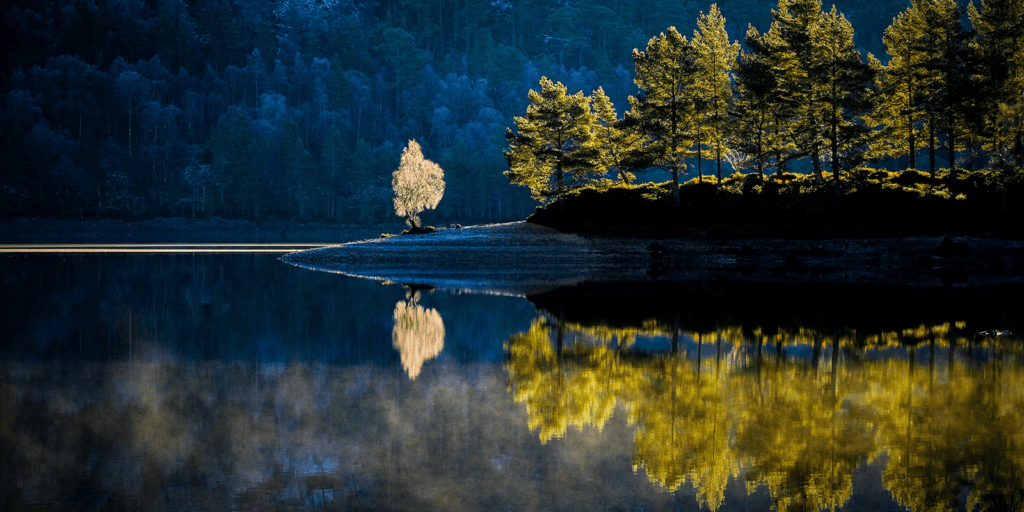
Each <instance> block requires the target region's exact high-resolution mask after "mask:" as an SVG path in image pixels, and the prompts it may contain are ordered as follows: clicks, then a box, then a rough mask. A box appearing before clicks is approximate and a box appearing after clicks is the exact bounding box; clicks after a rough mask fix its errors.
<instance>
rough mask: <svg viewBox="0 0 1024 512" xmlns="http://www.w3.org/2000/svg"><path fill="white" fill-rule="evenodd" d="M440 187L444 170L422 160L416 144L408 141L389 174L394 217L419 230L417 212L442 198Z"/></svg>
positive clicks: (428, 208)
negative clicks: (403, 219)
mask: <svg viewBox="0 0 1024 512" xmlns="http://www.w3.org/2000/svg"><path fill="white" fill-rule="evenodd" d="M444 186H445V184H444V170H442V169H441V166H439V165H437V164H435V163H434V162H431V161H430V160H427V159H425V158H423V152H422V151H421V150H420V145H419V143H418V142H416V141H415V140H410V141H409V146H408V147H406V148H405V151H402V160H401V162H400V163H399V164H398V169H395V172H394V173H393V174H392V175H391V189H392V191H394V205H395V214H396V215H398V216H399V217H405V218H406V222H407V223H408V224H409V226H410V227H413V228H416V227H419V223H420V217H419V214H420V212H422V211H423V210H433V209H434V208H436V207H437V204H438V203H440V202H441V198H442V197H444Z"/></svg>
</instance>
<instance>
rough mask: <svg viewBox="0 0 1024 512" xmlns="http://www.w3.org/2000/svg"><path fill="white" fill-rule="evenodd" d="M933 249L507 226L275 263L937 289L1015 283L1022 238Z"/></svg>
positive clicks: (876, 241)
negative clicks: (610, 234) (602, 233)
mask: <svg viewBox="0 0 1024 512" xmlns="http://www.w3.org/2000/svg"><path fill="white" fill-rule="evenodd" d="M943 241H944V237H941V236H917V237H893V238H863V239H859V238H837V239H811V238H807V239H768V238H761V239H753V238H737V239H698V238H685V237H675V238H663V237H657V238H656V237H621V236H616V237H605V236H595V235H592V234H572V233H565V232H561V231H558V230H555V229H554V228H549V227H545V226H540V225H536V224H530V223H526V222H524V221H519V222H512V223H506V224H487V225H479V226H469V227H464V228H461V229H452V228H441V229H438V230H437V231H436V232H435V233H433V234H429V235H405V236H393V237H389V238H385V239H370V240H362V241H357V242H350V243H347V244H342V245H336V246H330V247H325V248H321V249H312V250H308V251H300V252H296V253H291V254H288V255H285V256H284V257H282V258H281V259H282V260H283V261H285V262H287V263H291V264H294V265H297V266H301V267H305V268H309V269H313V270H323V271H329V272H338V273H342V274H346V275H350V276H355V277H363V278H369V279H376V280H380V281H390V282H398V283H402V284H410V285H420V286H432V287H435V288H442V289H448V290H453V291H466V292H477V293H501V294H513V295H527V294H533V293H541V292H544V291H548V290H552V289H555V288H559V287H564V286H573V285H578V284H581V283H591V282H630V283H645V282H678V283H687V282H701V281H705V282H706V281H731V282H747V283H764V284H766V285H768V284H771V283H832V284H868V285H870V284H878V285H890V286H891V285H900V286H913V287H925V288H937V289H942V288H950V287H959V288H963V287H988V286H997V285H1005V284H1014V283H1021V282H1024V241H1019V240H1003V239H997V238H971V237H952V238H951V239H950V241H947V242H946V246H943ZM951 242H952V245H950V243H951ZM940 247H942V248H940Z"/></svg>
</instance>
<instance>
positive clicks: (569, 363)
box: [505, 318, 617, 443]
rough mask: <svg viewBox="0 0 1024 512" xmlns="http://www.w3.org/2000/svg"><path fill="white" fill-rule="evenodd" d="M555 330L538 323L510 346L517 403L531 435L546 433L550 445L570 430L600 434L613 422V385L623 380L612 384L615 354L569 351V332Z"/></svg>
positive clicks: (575, 348)
mask: <svg viewBox="0 0 1024 512" xmlns="http://www.w3.org/2000/svg"><path fill="white" fill-rule="evenodd" d="M551 327H552V326H550V324H548V322H547V321H546V320H544V319H543V318H541V319H537V320H534V321H533V324H532V325H531V326H530V330H529V331H527V332H525V333H519V334H514V335H512V337H510V338H509V339H508V341H507V342H506V343H505V348H506V350H507V351H508V353H509V361H508V370H509V386H510V388H514V392H513V398H514V399H515V401H516V402H518V403H525V404H526V411H527V413H528V414H529V427H530V430H533V429H540V439H541V442H544V443H546V442H547V441H548V440H549V439H551V438H553V437H555V438H556V437H561V436H562V435H564V434H565V432H566V430H567V429H568V427H569V426H575V427H578V428H583V427H585V426H593V427H597V428H598V429H599V430H600V429H601V428H602V427H603V426H604V424H605V423H606V422H607V421H608V420H609V419H611V416H612V412H613V409H614V407H615V394H616V393H615V387H614V386H615V385H614V384H611V383H610V382H614V381H615V380H617V379H611V378H610V374H611V372H610V371H609V370H610V369H612V368H613V367H614V366H615V365H614V359H613V358H614V355H613V353H612V352H611V351H610V350H608V349H606V348H604V347H586V346H582V345H574V346H573V348H572V350H571V352H570V351H564V350H563V347H562V345H563V343H564V341H563V338H564V336H565V329H564V327H562V328H558V327H556V328H555V331H556V332H554V333H552V332H551V331H552V329H551ZM552 334H554V335H555V337H556V338H557V339H556V340H555V342H556V345H557V347H558V348H557V349H554V350H553V349H552V346H551V341H552V340H551V338H552Z"/></svg>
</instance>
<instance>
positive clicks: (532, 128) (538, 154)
mask: <svg viewBox="0 0 1024 512" xmlns="http://www.w3.org/2000/svg"><path fill="white" fill-rule="evenodd" d="M540 86H541V90H540V92H537V91H534V90H531V91H530V93H529V96H530V105H529V106H528V107H526V115H525V116H523V117H516V118H515V123H516V129H517V131H516V132H513V131H512V130H511V129H509V130H508V131H507V132H506V135H505V138H506V139H507V140H508V143H509V148H508V150H507V151H505V159H506V160H507V161H508V170H507V171H505V176H508V178H509V180H511V182H512V184H513V185H521V186H524V187H527V188H529V189H530V192H531V193H532V195H533V198H534V199H536V200H538V201H545V202H546V201H548V200H550V199H551V198H556V199H557V198H561V197H562V196H563V195H564V194H565V193H566V192H568V191H569V190H570V189H572V188H575V187H579V186H580V185H583V184H584V183H587V182H588V181H590V180H591V179H592V178H593V177H595V176H598V175H600V174H603V173H604V172H605V168H604V167H603V166H602V165H601V154H600V150H599V148H598V141H597V140H595V138H594V135H593V127H594V122H595V120H596V115H595V114H594V112H593V111H592V110H591V107H590V99H589V98H587V97H586V96H584V94H583V91H580V92H577V93H576V94H572V95H570V94H568V93H567V92H566V87H565V86H564V85H562V83H561V82H557V83H556V82H552V81H551V80H548V79H547V78H541V80H540Z"/></svg>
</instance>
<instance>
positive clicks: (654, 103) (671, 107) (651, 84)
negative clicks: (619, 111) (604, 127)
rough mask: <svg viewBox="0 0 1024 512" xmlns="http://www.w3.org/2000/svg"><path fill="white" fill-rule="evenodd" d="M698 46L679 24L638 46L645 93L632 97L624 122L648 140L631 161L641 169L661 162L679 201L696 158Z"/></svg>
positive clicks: (637, 64) (635, 54)
mask: <svg viewBox="0 0 1024 512" xmlns="http://www.w3.org/2000/svg"><path fill="white" fill-rule="evenodd" d="M695 60H696V58H695V52H694V49H693V46H692V45H691V44H690V43H689V42H688V41H687V40H686V37H684V36H683V35H681V34H680V33H679V31H677V30H676V28H675V27H669V28H668V30H666V31H665V32H663V33H662V34H661V35H659V36H655V37H652V38H651V40H650V41H648V43H647V49H646V51H643V52H641V51H639V50H633V65H634V66H635V67H636V79H635V82H636V85H637V86H638V87H640V95H639V96H636V97H634V96H630V97H629V103H630V107H631V108H630V111H629V112H628V113H627V114H626V121H625V122H624V125H625V126H626V127H628V128H629V129H634V130H636V132H637V133H638V134H639V135H640V137H641V138H642V141H643V142H642V144H641V145H639V146H638V147H637V148H636V150H634V151H633V152H632V155H631V156H630V160H631V161H632V162H635V165H637V166H638V167H645V166H657V167H661V168H664V169H667V170H668V171H669V172H671V173H672V199H673V200H675V201H676V202H677V203H678V202H679V174H680V173H681V172H682V171H684V170H685V169H686V163H685V161H686V159H687V158H689V157H691V156H693V154H694V153H693V152H692V151H691V150H690V147H691V146H692V145H693V139H694V137H693V129H694V126H695V125H696V113H695V112H694V108H693V105H694V101H695V90H694V88H693V87H692V85H693V80H694V75H695V72H696V64H695Z"/></svg>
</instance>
